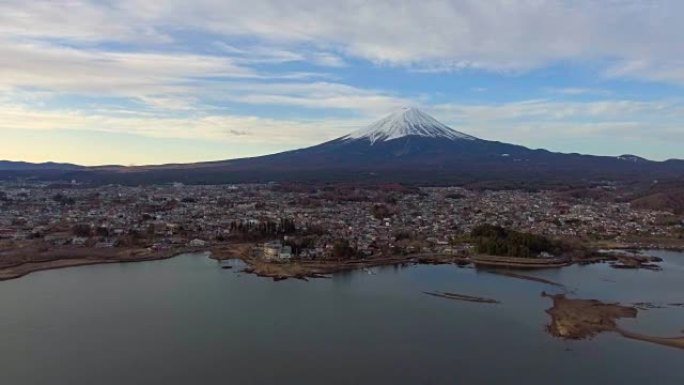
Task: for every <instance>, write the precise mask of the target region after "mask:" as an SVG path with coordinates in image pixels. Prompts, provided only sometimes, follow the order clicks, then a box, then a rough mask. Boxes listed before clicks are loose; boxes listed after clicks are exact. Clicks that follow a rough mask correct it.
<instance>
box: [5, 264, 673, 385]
mask: <svg viewBox="0 0 684 385" xmlns="http://www.w3.org/2000/svg"><path fill="white" fill-rule="evenodd" d="M653 254H656V255H660V256H663V257H665V258H666V262H665V263H664V264H663V266H664V268H665V270H664V271H661V272H652V271H646V270H639V271H635V270H617V269H611V268H610V267H608V266H607V265H592V266H585V267H579V266H573V267H569V268H565V269H562V270H552V271H543V272H541V271H539V272H534V273H531V274H535V275H538V276H540V277H544V278H547V279H551V280H555V281H558V282H561V283H564V284H566V285H567V286H568V287H569V288H571V289H572V290H574V291H575V294H574V296H576V297H581V298H597V299H601V300H606V301H616V302H622V303H634V302H654V303H663V304H666V303H672V302H684V255H683V254H681V253H670V252H654V253H653ZM375 271H376V273H377V274H375V275H370V274H367V273H366V272H363V271H358V272H351V273H345V274H338V275H335V276H334V278H333V279H318V280H312V281H310V282H303V281H292V280H288V281H282V282H272V281H270V280H268V279H264V278H258V277H255V276H251V275H245V274H239V273H237V271H236V270H225V269H220V268H219V267H218V264H217V262H215V261H212V260H210V259H208V258H206V255H201V254H200V255H185V256H181V257H177V258H174V259H170V260H165V261H154V262H146V263H134V264H114V265H95V266H83V267H77V268H70V269H62V270H53V271H44V272H39V273H34V274H31V275H29V276H27V277H24V278H21V279H17V280H12V281H6V282H0V373H1V376H2V383H3V384H12V385H15V384H16V385H23V384H50V385H52V384H70V385H81V384H83V385H98V384H112V385H114V384H116V385H120V384H164V385H175V384H191V383H196V384H274V383H279V384H298V385H301V384H323V383H325V384H457V383H458V384H460V383H463V384H492V383H500V384H520V383H523V382H524V383H531V384H547V383H554V384H577V383H585V384H606V383H622V384H643V383H644V382H645V381H647V382H649V383H657V384H681V383H684V372H683V370H684V369H682V363H684V352H683V351H681V350H677V349H673V348H669V347H663V346H658V345H653V344H648V343H644V342H639V341H632V340H627V339H623V338H621V337H619V336H618V335H616V334H603V335H600V336H598V337H597V338H595V339H593V340H591V341H579V342H567V341H562V340H558V339H555V338H553V337H551V336H549V335H547V334H546V333H545V331H544V327H545V325H546V323H547V322H548V316H547V315H546V314H545V313H544V310H545V309H546V308H548V307H549V306H550V303H551V301H550V300H549V299H548V298H542V297H541V292H542V291H544V290H546V291H547V292H558V291H559V289H558V288H554V287H551V286H548V285H544V284H541V283H537V282H531V281H524V280H519V279H514V278H509V277H502V276H497V275H492V274H489V273H484V272H477V271H476V270H474V269H463V268H458V267H456V266H412V267H407V268H397V267H385V268H380V269H376V270H375ZM435 290H436V291H450V292H457V293H462V294H470V295H476V296H483V297H491V298H495V299H498V300H500V301H501V302H502V304H500V305H491V304H477V303H464V302H457V301H451V300H446V299H442V298H436V297H431V296H427V295H425V294H423V293H422V292H423V291H435ZM620 324H621V326H624V327H625V328H626V329H628V330H634V331H638V332H644V333H650V334H658V335H664V336H668V335H677V334H681V332H682V329H684V308H677V307H669V308H665V309H653V310H649V311H643V312H640V315H639V318H638V319H636V320H625V321H621V322H620Z"/></svg>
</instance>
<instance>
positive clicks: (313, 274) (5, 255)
mask: <svg viewBox="0 0 684 385" xmlns="http://www.w3.org/2000/svg"><path fill="white" fill-rule="evenodd" d="M256 245H257V244H256V243H254V242H240V243H222V244H217V245H214V246H211V247H188V246H183V247H173V248H169V249H165V250H153V249H151V248H144V247H117V248H87V247H85V248H84V247H75V246H64V247H50V248H47V247H45V246H44V245H41V244H33V245H31V244H29V245H24V246H22V247H20V248H12V249H0V281H4V280H9V279H15V278H20V277H23V276H25V275H27V274H30V273H32V272H36V271H42V270H51V269H60V268H67V267H75V266H84V265H93V264H104V263H126V262H145V261H154V260H162V259H168V258H172V257H174V256H177V255H180V254H185V253H198V252H210V253H211V255H210V258H212V259H215V260H218V261H223V260H230V259H238V260H241V261H243V262H244V263H245V264H246V265H247V267H246V268H245V269H244V272H246V273H251V274H255V275H257V276H260V277H266V278H272V279H274V280H284V279H288V278H295V279H307V278H326V277H328V276H329V275H331V274H334V273H338V272H343V271H350V270H358V269H367V268H372V267H379V266H392V265H402V264H456V265H458V266H460V267H466V266H474V267H476V268H478V269H483V270H485V271H490V272H494V273H495V274H501V275H508V276H511V277H515V278H521V277H520V276H517V277H516V274H515V273H512V272H507V273H505V274H504V273H502V272H501V271H502V270H534V269H549V268H562V267H566V266H570V265H573V264H580V265H584V264H592V263H606V262H608V263H610V264H611V266H612V267H614V268H628V269H638V268H645V269H651V270H658V269H660V267H659V266H658V265H657V264H655V263H657V262H660V258H656V257H649V256H643V255H637V254H630V253H628V252H627V251H632V250H637V249H639V248H641V246H640V245H636V244H624V243H623V244H618V243H613V244H610V245H608V244H602V245H601V246H603V247H610V248H611V249H612V250H616V251H618V252H609V253H591V255H588V256H585V255H580V256H573V257H556V258H521V257H509V256H499V255H485V254H477V253H476V254H472V255H470V254H457V255H451V254H446V255H445V254H438V253H418V254H407V255H390V256H384V255H383V256H374V257H368V258H362V259H323V260H294V261H287V262H281V261H269V260H265V259H263V258H260V257H258V256H255V255H254V254H253V252H252V250H253V249H254V248H255V247H256ZM666 249H667V250H675V249H673V248H672V247H668V248H666ZM622 250H624V251H625V252H622ZM677 250H678V249H677ZM681 250H684V247H683V248H681ZM523 279H530V277H526V278H523ZM532 279H534V278H532Z"/></svg>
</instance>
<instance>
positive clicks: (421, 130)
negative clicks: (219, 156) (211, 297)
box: [0, 109, 684, 185]
mask: <svg viewBox="0 0 684 385" xmlns="http://www.w3.org/2000/svg"><path fill="white" fill-rule="evenodd" d="M682 175H684V161H680V160H668V161H664V162H657V161H650V160H646V159H644V158H640V157H637V156H633V155H621V156H596V155H582V154H566V153H557V152H551V151H548V150H545V149H530V148H527V147H524V146H521V145H516V144H509V143H503V142H498V141H491V140H484V139H479V138H476V137H474V136H471V135H468V134H465V133H462V132H459V131H456V130H453V129H452V128H450V127H448V126H446V125H444V124H443V123H441V122H439V121H437V120H436V119H434V118H432V117H431V116H429V115H427V114H425V113H424V112H422V111H420V110H417V109H402V110H400V111H398V112H395V113H393V114H390V115H388V116H386V117H384V118H382V119H380V120H378V121H376V122H374V123H372V124H370V125H369V126H367V127H364V128H361V129H359V130H356V131H354V132H352V133H350V134H347V135H344V136H342V137H339V138H337V139H333V140H330V141H328V142H324V143H321V144H318V145H314V146H311V147H307V148H302V149H296V150H290V151H285V152H281V153H277V154H271V155H263V156H257V157H250V158H241V159H229V160H224V161H212V162H200V163H191V164H167V165H157V166H138V167H116V166H114V167H111V166H110V167H95V168H83V169H76V170H48V171H45V170H42V171H41V172H40V173H38V172H37V171H35V170H34V171H33V175H32V171H31V170H26V171H25V172H19V171H17V172H14V173H7V172H5V173H3V172H0V177H4V178H8V177H26V176H29V177H34V178H38V177H41V178H48V177H49V178H53V179H60V178H61V179H63V180H76V181H83V182H86V183H104V184H106V183H121V184H154V183H170V182H183V183H193V184H222V183H263V182H269V181H280V182H316V183H318V182H323V183H330V182H339V181H343V182H363V183H413V184H466V183H485V184H487V183H493V184H496V183H504V184H512V185H527V184H553V183H561V184H562V183H589V182H591V181H606V180H608V181H610V180H621V181H630V180H636V181H648V180H654V179H668V178H678V177H681V176H682Z"/></svg>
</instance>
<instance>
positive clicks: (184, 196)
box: [0, 184, 682, 260]
mask: <svg viewBox="0 0 684 385" xmlns="http://www.w3.org/2000/svg"><path fill="white" fill-rule="evenodd" d="M0 191H1V192H3V194H2V196H3V199H2V200H1V201H0V207H1V208H2V210H0V240H3V239H4V240H14V241H31V240H36V239H37V240H40V241H42V242H45V243H47V244H52V245H73V246H79V247H97V248H110V247H119V246H124V245H127V244H130V243H131V242H144V243H146V244H149V247H152V248H155V249H165V248H170V247H175V246H188V247H194V248H205V247H207V246H210V245H212V244H215V243H221V242H230V241H231V240H233V239H234V238H235V236H236V231H238V230H237V229H238V228H243V227H244V226H252V227H257V226H259V225H260V224H263V223H277V222H279V221H282V220H288V221H291V222H292V223H294V224H295V226H296V228H297V231H298V233H300V234H309V236H310V237H313V240H312V242H310V245H309V246H308V248H306V249H304V250H297V255H295V254H294V253H293V250H292V247H290V246H288V245H286V244H285V243H283V242H282V240H283V239H282V237H281V236H273V239H272V242H266V243H265V244H263V246H262V247H261V254H262V255H263V257H264V258H266V259H277V260H289V259H291V258H293V257H295V256H296V257H300V258H301V257H304V258H318V257H325V256H326V255H327V254H329V253H330V251H331V250H332V248H333V245H334V244H335V242H338V241H339V240H340V239H343V240H346V241H347V242H348V243H349V245H350V246H351V247H353V248H354V249H355V250H358V252H359V253H360V254H361V255H373V254H376V253H378V252H381V251H382V250H387V249H392V250H400V251H402V252H406V253H419V252H440V253H458V252H461V251H462V250H461V248H462V246H460V245H459V243H458V242H457V241H456V240H457V238H458V236H459V235H462V234H467V233H469V231H470V230H471V229H472V228H474V227H475V226H478V225H481V224H495V225H501V226H504V227H508V228H513V229H516V230H519V231H527V232H532V233H538V234H544V235H549V236H557V237H597V236H600V237H606V238H618V237H621V236H626V235H631V234H637V235H639V234H641V235H649V236H671V235H672V234H674V233H675V232H677V231H679V232H681V227H682V226H681V224H680V225H679V226H673V225H671V224H663V222H662V221H659V218H661V217H662V216H663V215H667V214H666V213H662V212H654V211H648V210H636V209H633V208H632V207H630V205H629V204H628V203H606V202H598V201H594V200H591V199H574V198H573V199H569V198H567V197H565V196H561V195H559V194H558V193H556V192H553V191H540V192H525V191H470V190H465V189H461V188H457V187H444V188H437V187H435V188H421V189H420V190H419V191H417V192H409V193H406V192H400V193H394V192H382V191H381V192H378V191H376V190H373V189H363V188H359V189H358V191H356V192H355V193H354V196H355V197H356V198H355V199H345V197H344V196H339V195H338V196H334V197H331V196H330V194H329V193H326V191H324V190H320V189H315V188H310V189H307V190H306V191H297V190H293V191H290V190H286V189H278V188H274V186H272V185H238V186H183V185H178V184H176V185H168V186H144V187H125V186H102V187H83V186H61V187H59V186H58V187H55V186H48V185H40V184H34V185H21V186H19V185H9V184H6V185H0ZM359 196H360V197H361V198H358V197H359ZM378 206H382V210H378ZM378 213H380V214H382V215H379V214H378ZM236 224H239V226H238V225H236Z"/></svg>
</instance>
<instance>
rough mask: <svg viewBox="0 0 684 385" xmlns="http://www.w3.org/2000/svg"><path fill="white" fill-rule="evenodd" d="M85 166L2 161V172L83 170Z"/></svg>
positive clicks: (0, 167) (0, 168)
mask: <svg viewBox="0 0 684 385" xmlns="http://www.w3.org/2000/svg"><path fill="white" fill-rule="evenodd" d="M82 169H84V167H83V166H78V165H75V164H70V163H54V162H46V163H28V162H14V161H9V160H0V171H26V170H63V171H64V170H82Z"/></svg>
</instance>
